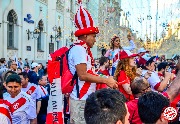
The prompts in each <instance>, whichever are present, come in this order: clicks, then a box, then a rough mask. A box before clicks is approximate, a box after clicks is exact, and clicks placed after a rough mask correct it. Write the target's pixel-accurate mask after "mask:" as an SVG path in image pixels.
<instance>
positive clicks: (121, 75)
mask: <svg viewBox="0 0 180 124" xmlns="http://www.w3.org/2000/svg"><path fill="white" fill-rule="evenodd" d="M117 81H118V87H119V91H120V92H121V93H123V94H124V96H125V97H126V98H127V100H128V101H130V100H133V99H134V96H133V95H132V94H131V95H130V94H127V93H126V91H125V90H124V88H123V86H122V85H123V84H130V83H131V81H130V78H129V77H128V76H127V75H126V73H125V71H123V70H121V71H120V72H119V76H118V79H117Z"/></svg>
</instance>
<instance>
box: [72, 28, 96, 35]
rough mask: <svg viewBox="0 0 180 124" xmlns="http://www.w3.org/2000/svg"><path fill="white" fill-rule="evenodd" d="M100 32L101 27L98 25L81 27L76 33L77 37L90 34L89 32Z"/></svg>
mask: <svg viewBox="0 0 180 124" xmlns="http://www.w3.org/2000/svg"><path fill="white" fill-rule="evenodd" d="M98 33H99V29H98V27H89V28H83V29H79V30H77V31H76V32H75V33H74V35H75V36H76V37H79V36H82V35H88V34H98Z"/></svg>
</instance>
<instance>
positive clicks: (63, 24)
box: [0, 0, 124, 63]
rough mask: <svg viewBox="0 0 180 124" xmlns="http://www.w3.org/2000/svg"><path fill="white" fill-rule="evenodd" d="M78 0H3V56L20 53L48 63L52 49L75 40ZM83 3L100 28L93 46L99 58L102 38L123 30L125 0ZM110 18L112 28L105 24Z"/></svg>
mask: <svg viewBox="0 0 180 124" xmlns="http://www.w3.org/2000/svg"><path fill="white" fill-rule="evenodd" d="M77 1H78V0H0V50H1V52H0V58H6V60H8V58H13V57H14V56H17V57H18V58H22V60H24V59H25V58H28V60H35V61H36V62H41V61H43V63H44V62H46V61H47V59H48V55H49V53H51V52H53V51H55V50H57V49H58V48H60V47H62V46H70V45H71V44H72V41H73V40H75V37H74V32H75V30H76V29H75V26H74V22H73V20H74V14H75V13H76V11H77V7H78V4H77ZM102 5H106V6H105V7H103V6H102ZM83 6H84V7H85V8H87V10H88V11H89V12H90V13H91V15H92V17H93V19H94V23H95V25H96V26H98V27H99V28H100V34H98V36H97V43H96V44H95V45H94V47H93V49H92V52H93V55H94V58H98V57H100V56H101V55H100V54H101V53H100V49H99V48H98V47H97V46H98V44H99V43H100V42H102V41H104V40H102V38H103V39H104V38H105V37H106V38H105V39H110V38H111V37H112V36H113V35H114V34H118V35H121V33H122V31H121V28H120V27H121V25H122V24H121V18H122V16H120V13H121V11H122V10H121V0H107V1H105V0H83ZM111 6H112V7H111ZM106 9H107V10H106ZM106 19H108V21H109V24H108V27H107V25H106V27H107V28H108V30H106V29H105V26H104V25H105V24H104V23H105V21H106ZM105 32H106V33H105ZM119 32H120V34H119ZM107 34H108V35H107ZM123 34H124V33H123Z"/></svg>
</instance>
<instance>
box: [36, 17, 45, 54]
mask: <svg viewBox="0 0 180 124" xmlns="http://www.w3.org/2000/svg"><path fill="white" fill-rule="evenodd" d="M43 27H44V24H43V21H42V19H41V20H40V21H39V23H38V29H39V31H40V32H39V37H38V39H37V50H38V51H39V50H40V51H41V50H42V42H43V41H42V32H43Z"/></svg>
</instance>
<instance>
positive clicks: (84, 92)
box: [68, 1, 117, 124]
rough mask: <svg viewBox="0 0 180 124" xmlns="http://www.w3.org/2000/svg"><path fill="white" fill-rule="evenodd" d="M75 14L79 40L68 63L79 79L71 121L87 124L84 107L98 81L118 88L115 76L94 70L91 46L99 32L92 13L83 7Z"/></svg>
mask: <svg viewBox="0 0 180 124" xmlns="http://www.w3.org/2000/svg"><path fill="white" fill-rule="evenodd" d="M79 2H80V6H79V9H78V11H77V13H76V14H75V18H74V23H75V26H76V28H77V30H76V32H75V34H74V35H75V36H76V37H77V38H78V40H76V41H74V45H73V46H72V48H71V49H70V51H69V54H68V64H69V68H70V71H71V72H72V74H76V73H77V75H78V80H77V82H76V85H75V86H74V88H73V91H72V93H71V94H70V115H71V117H70V123H71V124H85V119H84V107H85V102H86V99H87V97H88V96H89V95H90V94H91V93H92V92H95V90H96V83H104V84H106V85H107V86H109V87H111V88H117V84H116V83H117V81H115V80H114V79H113V77H108V78H103V77H100V76H97V74H96V73H95V70H94V58H93V56H92V53H91V50H90V48H92V47H93V45H94V43H95V42H96V39H95V38H96V34H97V33H99V30H98V28H97V27H95V26H94V22H93V19H92V17H91V15H90V13H89V12H88V11H87V10H86V9H84V8H83V7H82V4H81V1H79Z"/></svg>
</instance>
